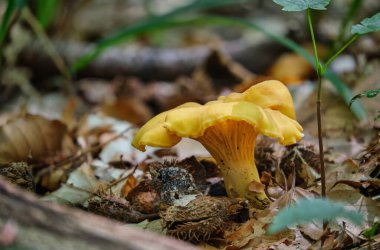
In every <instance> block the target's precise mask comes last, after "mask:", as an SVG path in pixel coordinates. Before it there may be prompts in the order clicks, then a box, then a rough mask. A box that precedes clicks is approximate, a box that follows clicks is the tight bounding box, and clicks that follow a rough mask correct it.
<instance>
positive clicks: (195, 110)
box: [132, 80, 303, 151]
mask: <svg viewBox="0 0 380 250" xmlns="http://www.w3.org/2000/svg"><path fill="white" fill-rule="evenodd" d="M295 117H296V115H295V111H294V106H293V100H292V97H291V95H290V93H289V91H288V89H287V87H286V86H285V85H284V84H282V83H281V82H279V81H274V80H272V81H264V82H261V83H259V84H256V85H254V86H252V87H251V88H249V89H248V90H246V91H245V92H243V93H231V94H230V95H227V96H221V97H219V98H218V99H217V100H216V101H210V102H208V103H206V104H205V105H201V104H198V103H191V102H190V103H185V104H183V105H180V106H178V107H176V108H174V109H171V110H169V111H166V112H163V113H161V114H159V115H157V116H155V117H154V118H152V119H151V120H150V121H148V122H147V123H146V124H145V125H144V126H143V127H142V128H141V129H140V130H139V131H138V133H137V134H136V136H135V138H134V140H133V142H132V145H133V146H134V147H136V148H138V149H140V150H142V151H144V150H145V146H146V145H148V146H154V147H164V148H167V147H172V146H174V145H176V144H177V143H178V142H179V141H180V140H181V137H190V138H193V139H197V138H199V137H201V136H202V135H203V133H204V132H205V130H206V129H207V128H209V127H212V126H213V125H215V124H217V123H219V122H222V121H225V120H235V121H245V122H247V123H248V124H250V125H252V126H254V127H255V131H256V132H257V133H261V134H264V135H266V136H269V137H273V138H278V139H279V141H280V143H281V144H284V145H289V144H293V143H295V142H296V141H298V140H299V139H301V138H302V136H303V134H302V133H301V131H302V127H301V125H299V123H298V122H297V121H296V120H295Z"/></svg>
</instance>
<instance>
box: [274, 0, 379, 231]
mask: <svg viewBox="0 0 380 250" xmlns="http://www.w3.org/2000/svg"><path fill="white" fill-rule="evenodd" d="M273 1H274V2H275V3H277V4H279V5H281V6H282V7H283V10H285V11H303V10H306V11H307V22H308V26H309V30H310V36H311V40H312V43H313V49H314V59H315V68H316V73H317V76H318V86H317V98H316V99H317V100H316V103H317V120H318V142H319V156H320V157H319V159H320V165H321V195H322V197H325V196H326V178H325V166H324V155H323V153H324V151H323V138H322V116H321V91H322V79H323V77H324V76H325V75H326V72H327V69H328V67H329V65H330V64H331V63H332V62H333V61H334V59H335V58H336V57H337V56H339V55H340V54H341V53H342V52H343V51H344V50H345V49H346V48H347V47H348V46H350V45H351V44H352V43H353V42H354V41H355V40H356V39H357V38H358V37H359V36H361V35H363V34H367V33H370V32H375V31H378V30H380V13H378V14H376V15H374V16H372V17H371V18H366V19H364V20H363V21H362V22H361V23H360V24H357V25H354V26H353V27H352V29H351V33H352V35H351V37H350V38H349V39H348V40H347V41H346V42H345V43H344V44H343V45H342V46H341V48H339V49H337V51H336V52H334V53H333V54H332V56H331V57H330V58H329V59H328V60H327V62H326V63H324V64H323V63H322V62H321V61H320V59H319V56H318V49H317V44H316V39H315V35H314V28H313V22H312V18H311V16H312V10H325V9H326V7H327V6H328V5H329V3H330V0H295V1H288V0H273ZM325 226H326V225H325Z"/></svg>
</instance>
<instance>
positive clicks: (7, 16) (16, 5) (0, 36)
mask: <svg viewBox="0 0 380 250" xmlns="http://www.w3.org/2000/svg"><path fill="white" fill-rule="evenodd" d="M27 3H28V1H27V0H9V1H8V5H7V8H6V10H5V13H4V15H3V19H2V21H1V25H0V50H2V48H3V43H4V40H5V38H6V37H7V35H8V31H9V28H10V26H11V25H12V23H13V22H14V20H17V18H18V16H19V14H20V10H21V9H22V8H23V7H24V6H25V5H26V4H27ZM2 55H3V54H2V53H0V61H1V59H2Z"/></svg>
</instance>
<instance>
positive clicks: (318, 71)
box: [307, 9, 322, 77]
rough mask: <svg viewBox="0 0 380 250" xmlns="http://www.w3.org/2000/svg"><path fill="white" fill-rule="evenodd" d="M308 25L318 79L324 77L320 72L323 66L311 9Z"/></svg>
mask: <svg viewBox="0 0 380 250" xmlns="http://www.w3.org/2000/svg"><path fill="white" fill-rule="evenodd" d="M307 23H308V24H309V29H310V36H311V40H312V42H313V49H314V58H315V67H316V69H317V74H318V77H322V76H321V71H320V69H321V65H320V63H319V59H318V58H319V57H318V49H317V43H316V42H315V37H314V29H313V23H312V21H311V9H307Z"/></svg>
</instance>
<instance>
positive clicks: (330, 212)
mask: <svg viewBox="0 0 380 250" xmlns="http://www.w3.org/2000/svg"><path fill="white" fill-rule="evenodd" d="M336 218H345V219H348V220H350V221H351V222H353V223H354V224H357V225H360V224H361V223H362V221H363V216H362V215H361V214H359V213H357V212H354V211H350V210H347V209H346V208H345V207H344V206H343V205H342V204H339V203H335V202H333V201H329V200H326V199H303V200H300V201H299V202H297V203H296V204H294V205H292V206H289V207H287V208H284V209H282V210H281V211H280V212H279V213H278V214H277V215H276V216H275V217H274V219H273V223H272V224H271V225H270V227H269V230H268V232H269V233H271V234H274V233H277V232H279V231H281V230H284V229H286V228H287V227H290V226H295V225H300V224H304V223H309V222H312V221H320V222H322V221H324V220H332V219H336Z"/></svg>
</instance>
